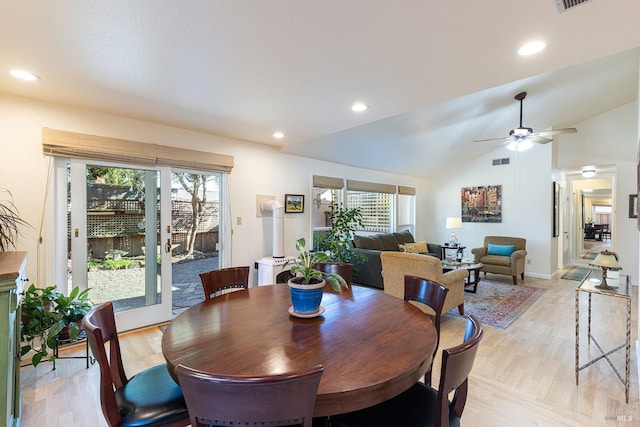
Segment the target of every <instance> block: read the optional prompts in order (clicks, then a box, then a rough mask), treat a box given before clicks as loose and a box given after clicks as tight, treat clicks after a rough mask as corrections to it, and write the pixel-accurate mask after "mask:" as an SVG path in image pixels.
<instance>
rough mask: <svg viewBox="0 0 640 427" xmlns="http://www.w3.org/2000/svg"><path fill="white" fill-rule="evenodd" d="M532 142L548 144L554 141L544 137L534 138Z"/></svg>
mask: <svg viewBox="0 0 640 427" xmlns="http://www.w3.org/2000/svg"><path fill="white" fill-rule="evenodd" d="M531 141H533V142H535V143H536V144H547V143H549V142H551V141H553V139H551V138H545V137H543V136H533V137H532V138H531Z"/></svg>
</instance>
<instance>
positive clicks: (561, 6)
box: [553, 0, 591, 13]
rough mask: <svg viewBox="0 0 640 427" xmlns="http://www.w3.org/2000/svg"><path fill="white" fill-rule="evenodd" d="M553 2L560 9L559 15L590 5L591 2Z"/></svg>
mask: <svg viewBox="0 0 640 427" xmlns="http://www.w3.org/2000/svg"><path fill="white" fill-rule="evenodd" d="M553 1H554V2H555V3H556V7H557V8H558V13H563V12H566V11H567V10H569V9H572V8H574V7H576V6H579V5H581V4H583V3H588V2H590V1H591V0H553Z"/></svg>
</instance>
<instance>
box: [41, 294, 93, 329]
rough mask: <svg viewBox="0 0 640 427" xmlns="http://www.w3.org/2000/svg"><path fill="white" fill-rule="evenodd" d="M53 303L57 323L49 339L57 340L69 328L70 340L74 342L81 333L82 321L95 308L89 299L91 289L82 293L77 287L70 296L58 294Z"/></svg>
mask: <svg viewBox="0 0 640 427" xmlns="http://www.w3.org/2000/svg"><path fill="white" fill-rule="evenodd" d="M53 302H54V307H53V312H54V318H55V319H56V322H55V324H54V325H53V326H52V327H51V329H50V330H49V334H48V339H51V338H54V339H55V337H56V336H58V335H59V334H60V333H61V332H63V331H64V330H65V328H67V329H68V331H69V333H68V334H69V340H71V341H74V340H75V339H76V338H77V337H78V334H79V333H80V325H79V322H80V320H82V318H83V317H84V315H85V314H87V313H88V312H89V310H91V309H92V308H93V303H92V302H91V300H90V299H89V288H87V289H85V290H83V291H80V289H79V288H78V287H77V286H76V287H74V288H73V289H72V290H71V292H70V293H69V295H68V296H65V295H63V294H62V293H60V292H56V293H55V297H54V300H53Z"/></svg>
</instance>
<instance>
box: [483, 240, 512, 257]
mask: <svg viewBox="0 0 640 427" xmlns="http://www.w3.org/2000/svg"><path fill="white" fill-rule="evenodd" d="M515 250H516V246H515V245H494V244H491V243H489V244H488V245H487V255H500V256H511V254H512V253H513V251H515Z"/></svg>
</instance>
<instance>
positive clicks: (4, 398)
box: [0, 252, 27, 427]
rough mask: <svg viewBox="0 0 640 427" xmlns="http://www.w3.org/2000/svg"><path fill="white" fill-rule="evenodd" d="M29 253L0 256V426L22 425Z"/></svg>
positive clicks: (1, 254) (12, 253) (2, 253)
mask: <svg viewBox="0 0 640 427" xmlns="http://www.w3.org/2000/svg"><path fill="white" fill-rule="evenodd" d="M26 266H27V253H26V252H0V425H5V426H8V427H16V426H19V425H20V412H21V406H22V394H21V392H20V357H19V355H20V308H19V306H20V294H21V293H22V289H23V284H24V281H25V280H26V277H25V274H26V271H25V269H26Z"/></svg>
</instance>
